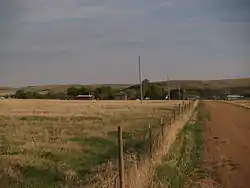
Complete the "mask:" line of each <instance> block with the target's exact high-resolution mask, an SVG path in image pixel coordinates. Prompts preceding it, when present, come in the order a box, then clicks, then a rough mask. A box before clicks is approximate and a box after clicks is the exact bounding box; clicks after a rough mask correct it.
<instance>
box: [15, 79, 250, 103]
mask: <svg viewBox="0 0 250 188" xmlns="http://www.w3.org/2000/svg"><path fill="white" fill-rule="evenodd" d="M142 88H143V93H142V95H143V98H144V99H145V98H150V99H151V100H164V99H165V98H166V96H167V95H168V91H167V89H166V88H164V86H163V85H160V84H156V83H150V81H149V80H148V79H144V80H143V81H142ZM226 91H228V90H227V89H226V90H225V89H219V90H213V89H208V88H184V87H182V89H181V90H179V89H171V92H170V95H171V99H185V96H187V95H196V96H200V97H201V98H204V99H207V98H211V97H213V96H219V97H220V98H223V97H224V96H225V93H226ZM230 91H232V92H237V93H239V94H241V92H243V91H245V92H244V96H246V95H247V94H248V93H247V92H248V91H249V88H247V89H246V88H239V89H237V91H234V90H233V89H231V90H230ZM85 94H92V95H94V96H95V99H98V100H116V99H125V98H126V99H132V100H134V99H140V97H141V93H140V85H133V86H131V87H129V88H126V89H123V90H117V89H114V88H112V87H109V86H101V87H97V88H87V87H84V86H83V87H70V88H68V89H67V90H66V92H59V93H58V92H55V91H48V92H47V93H46V94H42V93H39V92H37V91H25V90H22V89H21V90H18V91H17V92H16V93H15V95H14V96H12V97H14V98H19V99H62V100H71V99H75V98H76V96H77V95H85Z"/></svg>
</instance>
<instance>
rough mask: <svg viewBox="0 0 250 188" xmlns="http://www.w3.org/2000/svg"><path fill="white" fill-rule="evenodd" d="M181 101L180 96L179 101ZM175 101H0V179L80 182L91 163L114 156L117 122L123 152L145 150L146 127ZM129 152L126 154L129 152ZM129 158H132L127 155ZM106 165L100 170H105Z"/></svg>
mask: <svg viewBox="0 0 250 188" xmlns="http://www.w3.org/2000/svg"><path fill="white" fill-rule="evenodd" d="M179 102H180V101H179ZM177 104H178V101H145V102H144V104H143V105H141V104H140V102H139V101H59V100H58V101H55V100H3V101H0V144H1V145H0V146H1V148H0V152H1V153H0V163H1V165H0V184H1V185H5V187H22V186H25V187H79V186H82V185H85V184H86V181H85V180H86V179H87V177H88V176H89V174H95V168H94V167H96V166H99V170H100V168H101V164H104V163H106V164H108V161H110V160H112V159H115V158H116V157H117V144H116V143H117V132H116V131H117V126H118V125H119V126H121V127H122V128H123V130H124V133H123V137H124V139H125V145H124V150H125V152H128V151H130V150H131V149H132V150H136V152H138V153H140V152H141V153H143V152H145V143H147V142H145V134H146V133H145V129H146V127H148V124H151V126H152V129H153V132H156V131H154V130H158V129H160V119H161V118H163V119H165V118H167V116H168V112H169V111H170V110H171V109H172V108H173V107H174V106H175V105H177ZM130 157H131V155H130ZM131 160H132V159H131ZM106 167H107V166H105V169H104V170H107V168H106Z"/></svg>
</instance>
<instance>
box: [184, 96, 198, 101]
mask: <svg viewBox="0 0 250 188" xmlns="http://www.w3.org/2000/svg"><path fill="white" fill-rule="evenodd" d="M184 99H185V100H199V99H200V96H198V95H186V96H185V97H184Z"/></svg>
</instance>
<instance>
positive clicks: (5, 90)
mask: <svg viewBox="0 0 250 188" xmlns="http://www.w3.org/2000/svg"><path fill="white" fill-rule="evenodd" d="M16 90H17V89H16V88H11V87H0V96H5V95H11V94H13V93H15V92H16Z"/></svg>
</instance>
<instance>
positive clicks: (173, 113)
mask: <svg viewBox="0 0 250 188" xmlns="http://www.w3.org/2000/svg"><path fill="white" fill-rule="evenodd" d="M173 112H174V113H173V115H174V121H175V116H176V110H175V108H174V110H173Z"/></svg>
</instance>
